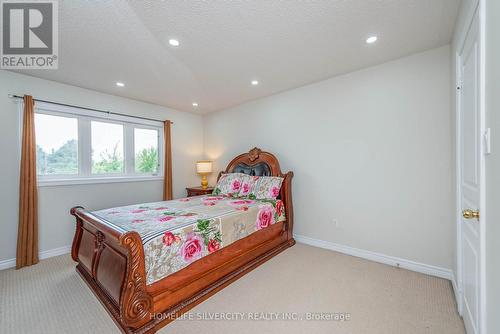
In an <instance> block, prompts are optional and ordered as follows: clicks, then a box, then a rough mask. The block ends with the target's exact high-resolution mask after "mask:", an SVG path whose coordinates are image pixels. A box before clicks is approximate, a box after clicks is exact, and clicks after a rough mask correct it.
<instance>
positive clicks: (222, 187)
mask: <svg viewBox="0 0 500 334" xmlns="http://www.w3.org/2000/svg"><path fill="white" fill-rule="evenodd" d="M244 176H246V175H245V174H243V173H228V174H222V175H221V177H220V179H219V181H218V182H217V185H216V186H215V188H214V191H213V192H212V194H213V195H229V196H234V197H237V196H239V193H240V190H241V184H242V179H243V177H244Z"/></svg>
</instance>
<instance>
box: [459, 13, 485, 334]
mask: <svg viewBox="0 0 500 334" xmlns="http://www.w3.org/2000/svg"><path fill="white" fill-rule="evenodd" d="M479 65H480V48H479V22H478V18H477V16H476V17H475V19H474V20H473V22H472V25H471V27H470V30H469V32H468V33H467V37H466V39H465V43H464V45H463V48H462V50H461V53H460V55H459V66H460V75H461V83H460V86H459V145H460V152H459V164H460V166H459V169H460V172H459V191H460V205H461V210H462V213H461V219H460V222H459V229H460V231H459V235H460V239H461V240H460V242H459V247H460V249H459V252H460V253H461V256H460V258H461V265H460V269H459V270H460V271H461V273H460V274H461V285H462V301H461V302H462V305H461V306H462V307H461V311H462V316H463V319H464V323H465V327H466V330H467V333H468V334H479V333H481V328H480V319H481V316H480V310H481V308H480V298H481V294H480V288H481V287H480V285H481V279H480V278H481V276H480V275H481V244H480V242H481V238H480V233H481V230H480V227H481V225H480V212H479V209H480V203H481V202H480V201H481V186H482V177H483V175H482V173H483V169H482V168H483V164H482V151H481V150H482V142H481V137H482V123H481V117H482V115H481V105H480V89H481V87H480V66H479Z"/></svg>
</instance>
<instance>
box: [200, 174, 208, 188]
mask: <svg viewBox="0 0 500 334" xmlns="http://www.w3.org/2000/svg"><path fill="white" fill-rule="evenodd" d="M207 187H208V180H207V176H206V175H204V174H203V175H202V176H201V189H207Z"/></svg>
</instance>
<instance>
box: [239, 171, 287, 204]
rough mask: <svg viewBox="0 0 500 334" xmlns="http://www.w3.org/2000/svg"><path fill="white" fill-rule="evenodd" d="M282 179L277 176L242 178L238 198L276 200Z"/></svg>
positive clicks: (246, 176)
mask: <svg viewBox="0 0 500 334" xmlns="http://www.w3.org/2000/svg"><path fill="white" fill-rule="evenodd" d="M281 183H283V178H282V177H278V176H249V175H245V176H244V177H243V178H242V183H241V190H240V193H239V195H238V196H245V197H250V198H255V199H276V197H278V195H279V194H280V189H281Z"/></svg>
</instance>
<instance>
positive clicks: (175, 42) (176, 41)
mask: <svg viewBox="0 0 500 334" xmlns="http://www.w3.org/2000/svg"><path fill="white" fill-rule="evenodd" d="M168 44H170V45H172V46H179V44H180V43H179V41H178V40H176V39H169V40H168Z"/></svg>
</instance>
